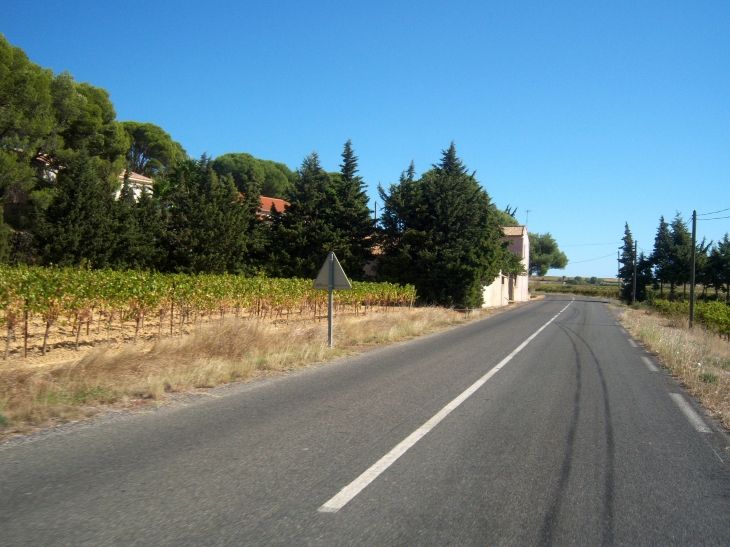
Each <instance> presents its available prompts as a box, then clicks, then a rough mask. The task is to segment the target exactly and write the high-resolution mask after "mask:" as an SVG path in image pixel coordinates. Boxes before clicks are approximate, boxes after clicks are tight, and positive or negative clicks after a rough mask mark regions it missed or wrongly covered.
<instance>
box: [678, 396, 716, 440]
mask: <svg viewBox="0 0 730 547" xmlns="http://www.w3.org/2000/svg"><path fill="white" fill-rule="evenodd" d="M669 396H670V397H671V398H672V399H673V400H674V402H675V403H677V406H678V407H679V410H681V411H682V414H684V415H685V416H686V417H687V419H688V420H689V423H691V424H692V427H694V428H695V429H696V430H697V431H699V432H700V433H712V430H711V429H710V428H709V427H707V424H705V421H704V420H703V419H702V418H700V415H699V414H697V413H696V412H695V410H694V408H692V407H691V406H690V404H689V403H688V402H687V401H685V400H684V397H682V395H681V394H680V393H670V394H669Z"/></svg>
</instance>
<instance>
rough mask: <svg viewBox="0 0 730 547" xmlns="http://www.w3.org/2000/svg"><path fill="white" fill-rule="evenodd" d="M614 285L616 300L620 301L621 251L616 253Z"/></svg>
mask: <svg viewBox="0 0 730 547" xmlns="http://www.w3.org/2000/svg"><path fill="white" fill-rule="evenodd" d="M616 268H617V270H616V271H617V272H618V273H617V274H616V285H618V295H619V296H618V298H619V300H621V250H620V249H619V250H618V251H616Z"/></svg>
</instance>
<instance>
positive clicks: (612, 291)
mask: <svg viewBox="0 0 730 547" xmlns="http://www.w3.org/2000/svg"><path fill="white" fill-rule="evenodd" d="M530 290H532V291H534V292H542V293H551V294H579V295H582V296H593V297H596V298H615V299H618V298H619V292H618V289H617V288H616V287H615V286H610V285H568V284H565V285H563V284H562V283H538V284H535V285H530Z"/></svg>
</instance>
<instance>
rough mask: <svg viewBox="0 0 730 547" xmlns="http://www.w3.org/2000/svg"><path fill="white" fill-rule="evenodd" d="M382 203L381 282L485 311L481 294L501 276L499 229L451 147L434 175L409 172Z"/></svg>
mask: <svg viewBox="0 0 730 547" xmlns="http://www.w3.org/2000/svg"><path fill="white" fill-rule="evenodd" d="M380 195H381V198H382V199H383V202H384V205H383V217H382V220H381V223H382V236H381V241H382V253H383V254H382V255H381V256H380V257H379V265H378V275H379V276H381V277H383V278H385V279H387V280H391V281H396V282H400V283H412V284H414V285H415V286H416V289H417V291H418V294H419V295H420V298H421V299H422V300H423V301H425V302H428V303H434V304H439V305H444V306H459V307H468V308H474V307H478V306H481V304H482V301H483V300H482V287H483V286H484V285H485V284H488V283H490V282H491V281H492V280H493V279H494V278H495V277H496V276H497V274H498V273H499V270H500V267H501V265H502V261H503V258H504V256H503V253H504V246H503V244H502V242H501V241H500V238H501V237H502V230H501V228H500V226H499V223H498V219H497V216H496V215H495V214H494V209H493V207H492V206H491V202H490V198H489V195H488V194H487V193H486V192H485V191H484V190H483V189H482V188H481V187H480V186H479V183H478V182H477V180H476V179H475V178H474V175H473V174H471V175H470V174H468V172H467V168H466V166H465V165H464V164H463V163H462V162H461V160H460V159H459V158H458V157H457V155H456V148H455V146H454V144H453V143H451V146H450V147H449V148H448V149H447V150H445V151H443V152H442V159H441V162H440V163H439V164H438V165H434V166H433V169H431V170H430V171H428V172H426V173H424V174H423V176H422V177H421V178H420V179H419V180H417V181H416V180H414V172H413V169H412V166H411V168H409V170H408V171H406V172H404V173H403V174H402V175H401V178H400V181H399V183H398V184H395V185H391V187H390V190H389V193H387V194H386V192H385V190H383V188H380Z"/></svg>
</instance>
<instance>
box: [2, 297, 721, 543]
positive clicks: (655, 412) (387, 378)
mask: <svg viewBox="0 0 730 547" xmlns="http://www.w3.org/2000/svg"><path fill="white" fill-rule="evenodd" d="M495 369H498V370H495ZM212 394H213V395H214V396H213V397H200V398H197V399H195V400H192V401H191V402H189V403H188V404H186V405H175V406H172V407H167V408H163V409H162V410H158V411H154V412H149V413H142V414H134V415H128V416H125V417H123V418H120V419H114V420H109V421H104V420H101V421H98V422H95V423H93V424H91V425H84V426H81V427H74V428H69V429H68V431H66V432H65V433H62V434H50V435H48V434H46V435H41V436H37V437H36V438H34V440H33V442H24V443H18V442H17V441H16V442H10V443H5V444H3V445H0V546H11V545H12V546H20V545H38V546H55V545H73V546H82V545H88V546H106V545H124V546H132V545H135V546H136V545H139V546H149V545H155V546H167V545H169V546H176V547H181V546H187V545H206V546H208V545H221V546H222V545H231V546H234V545H235V546H241V545H287V546H289V545H337V546H340V545H367V546H374V545H383V546H394V545H438V546H442V545H480V546H483V545H520V546H523V545H661V546H666V545H730V466H729V465H728V460H729V459H730V449H728V446H730V442H729V441H728V437H727V435H726V434H725V433H723V432H721V431H720V430H719V429H718V428H717V427H716V426H715V424H713V423H712V422H710V421H708V419H707V418H705V417H704V415H703V414H702V412H701V410H700V409H698V407H697V406H696V404H695V402H694V401H693V400H692V399H691V398H690V397H689V396H688V395H687V394H686V393H685V392H684V390H682V389H681V387H679V386H678V385H677V383H676V382H675V381H674V380H673V379H672V378H671V377H669V376H668V375H667V374H666V373H665V372H663V370H662V369H661V367H658V366H657V363H656V362H655V361H654V360H653V358H652V357H651V356H649V355H648V354H646V353H645V352H644V351H643V349H642V348H641V347H640V346H638V344H636V343H635V342H634V341H633V340H631V339H630V337H629V335H628V333H626V332H625V331H624V330H623V329H622V328H621V327H620V326H619V325H618V324H617V323H616V322H615V320H614V318H613V316H612V315H611V314H610V311H609V310H608V308H607V306H606V305H605V304H604V303H601V302H600V301H597V300H590V299H572V298H570V297H558V296H555V297H550V298H547V299H545V300H541V301H537V302H532V303H529V304H526V305H523V306H520V307H516V308H514V309H510V310H508V311H505V312H503V313H500V314H498V315H495V316H493V317H490V318H487V319H485V320H481V321H477V322H474V323H471V324H468V325H464V326H461V327H459V328H455V329H452V330H449V331H445V332H441V333H437V334H433V335H430V336H426V337H423V338H421V339H418V340H413V341H410V342H407V343H402V344H396V345H394V346H390V347H385V348H379V349H376V350H372V351H369V352H367V353H365V354H363V355H360V356H357V357H352V358H348V359H344V360H340V361H337V362H333V363H329V364H324V365H321V366H318V367H316V368H312V369H310V370H305V371H301V372H297V373H294V374H291V375H289V376H286V377H279V378H272V379H267V380H263V381H257V382H251V383H248V384H242V385H236V386H230V387H228V388H224V389H219V390H214V391H213V392H212Z"/></svg>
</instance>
